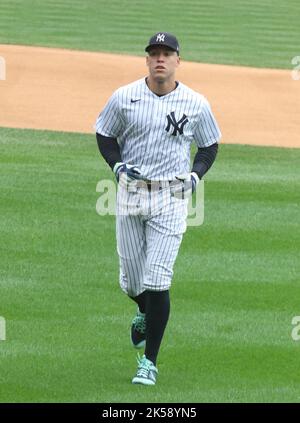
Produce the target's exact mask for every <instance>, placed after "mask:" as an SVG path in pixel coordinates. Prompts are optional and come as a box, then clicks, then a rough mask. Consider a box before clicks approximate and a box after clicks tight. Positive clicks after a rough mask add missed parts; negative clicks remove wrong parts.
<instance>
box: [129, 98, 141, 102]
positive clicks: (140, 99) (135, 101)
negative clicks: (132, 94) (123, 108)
mask: <svg viewBox="0 0 300 423" xmlns="http://www.w3.org/2000/svg"><path fill="white" fill-rule="evenodd" d="M137 101H141V98H139V99H137V100H132V99H131V103H136V102H137Z"/></svg>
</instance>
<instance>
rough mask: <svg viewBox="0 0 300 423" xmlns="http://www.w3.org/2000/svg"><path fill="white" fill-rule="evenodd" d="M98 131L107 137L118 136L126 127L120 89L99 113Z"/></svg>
mask: <svg viewBox="0 0 300 423" xmlns="http://www.w3.org/2000/svg"><path fill="white" fill-rule="evenodd" d="M95 127H96V132H97V133H98V134H101V135H104V136H105V137H112V138H117V137H118V136H119V135H120V134H121V133H122V131H123V129H124V117H123V116H122V113H121V110H120V106H119V101H118V91H116V92H114V94H113V95H112V96H111V97H110V99H109V100H108V102H107V103H106V105H105V106H104V109H103V110H102V112H101V113H100V114H99V116H98V118H97V121H96V125H95Z"/></svg>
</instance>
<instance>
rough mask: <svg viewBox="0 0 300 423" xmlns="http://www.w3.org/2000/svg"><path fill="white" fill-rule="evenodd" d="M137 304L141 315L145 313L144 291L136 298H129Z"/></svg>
mask: <svg viewBox="0 0 300 423" xmlns="http://www.w3.org/2000/svg"><path fill="white" fill-rule="evenodd" d="M129 298H131V299H132V300H133V301H135V302H136V303H137V305H138V306H139V310H140V312H141V313H146V291H144V292H142V293H141V294H140V295H138V296H137V297H129Z"/></svg>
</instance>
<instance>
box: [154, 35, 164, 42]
mask: <svg viewBox="0 0 300 423" xmlns="http://www.w3.org/2000/svg"><path fill="white" fill-rule="evenodd" d="M156 41H157V42H160V43H164V42H165V34H157V37H156Z"/></svg>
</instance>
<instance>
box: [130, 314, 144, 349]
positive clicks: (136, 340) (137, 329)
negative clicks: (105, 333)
mask: <svg viewBox="0 0 300 423" xmlns="http://www.w3.org/2000/svg"><path fill="white" fill-rule="evenodd" d="M130 337H131V342H132V345H133V346H134V347H135V348H144V347H145V344H146V318H145V314H143V313H141V312H140V311H139V310H138V311H137V313H136V316H135V317H134V319H133V320H132V323H131V331H130Z"/></svg>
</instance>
